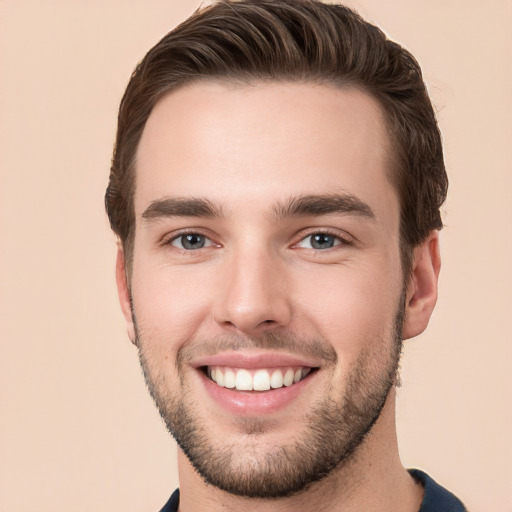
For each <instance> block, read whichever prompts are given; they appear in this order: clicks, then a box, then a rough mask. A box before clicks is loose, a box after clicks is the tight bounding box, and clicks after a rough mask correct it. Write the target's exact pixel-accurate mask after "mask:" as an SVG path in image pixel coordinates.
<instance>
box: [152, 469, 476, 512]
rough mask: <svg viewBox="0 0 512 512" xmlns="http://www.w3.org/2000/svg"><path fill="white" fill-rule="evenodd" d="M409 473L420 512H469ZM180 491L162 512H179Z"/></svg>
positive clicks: (417, 472)
mask: <svg viewBox="0 0 512 512" xmlns="http://www.w3.org/2000/svg"><path fill="white" fill-rule="evenodd" d="M409 473H411V475H412V476H413V478H414V479H415V480H416V481H418V482H420V483H421V484H422V485H423V487H424V488H425V494H424V495H423V501H422V502H421V507H420V509H419V511H418V512H467V511H466V508H465V507H464V505H463V504H462V502H461V501H460V500H459V499H457V498H456V497H455V496H454V495H453V494H452V493H451V492H450V491H447V490H446V489H445V488H444V487H441V486H440V485H439V484H437V483H436V482H435V481H434V480H432V478H430V477H429V476H428V475H427V474H426V473H423V471H420V470H419V469H410V470H409ZM179 502H180V490H179V489H176V490H175V491H174V492H173V494H172V496H171V497H170V499H169V501H168V502H167V503H166V504H165V505H164V508H163V509H162V510H161V511H160V512H178V504H179Z"/></svg>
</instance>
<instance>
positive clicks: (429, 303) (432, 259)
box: [403, 231, 441, 339]
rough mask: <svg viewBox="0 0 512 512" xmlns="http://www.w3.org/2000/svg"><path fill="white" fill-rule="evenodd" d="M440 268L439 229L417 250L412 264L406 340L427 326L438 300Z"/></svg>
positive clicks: (407, 297)
mask: <svg viewBox="0 0 512 512" xmlns="http://www.w3.org/2000/svg"><path fill="white" fill-rule="evenodd" d="M440 269H441V256H440V252H439V232H438V231H432V232H431V233H430V235H429V236H428V238H427V239H426V240H425V241H424V242H423V243H422V244H421V245H419V246H418V247H416V248H415V249H414V255H413V266H412V272H411V276H410V278H409V283H408V287H407V293H406V298H405V321H404V326H403V337H404V339H408V338H413V337H414V336H417V335H418V334H421V333H422V332H423V331H424V330H425V329H426V327H427V325H428V322H429V320H430V316H431V315H432V312H433V310H434V307H435V305H436V301H437V283H438V278H439V271H440Z"/></svg>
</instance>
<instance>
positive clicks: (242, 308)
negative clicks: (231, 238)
mask: <svg viewBox="0 0 512 512" xmlns="http://www.w3.org/2000/svg"><path fill="white" fill-rule="evenodd" d="M247 252H249V251H247ZM224 263H225V271H224V272H223V273H222V274H223V275H222V279H221V280H220V281H221V284H220V285H219V286H220V293H219V294H218V296H217V302H216V304H215V310H214V318H215V321H216V322H217V323H218V324H220V325H221V326H222V327H223V328H224V329H225V328H228V329H231V330H236V331H238V332H240V333H244V334H246V335H247V334H249V335H250V334H257V333H259V332H262V331H265V330H268V329H275V328H276V327H282V326H285V325H287V324H288V323H289V322H290V320H291V318H292V308H291V300H290V299H291V297H290V292H291V290H290V289H289V287H288V286H287V278H286V272H285V267H284V265H285V264H284V262H282V261H280V258H279V257H278V256H277V255H273V254H271V252H270V251H258V252H257V253H254V252H252V253H251V254H247V253H245V254H236V255H233V257H232V258H229V259H228V260H227V261H226V262H224Z"/></svg>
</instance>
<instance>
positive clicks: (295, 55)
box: [105, 0, 448, 280]
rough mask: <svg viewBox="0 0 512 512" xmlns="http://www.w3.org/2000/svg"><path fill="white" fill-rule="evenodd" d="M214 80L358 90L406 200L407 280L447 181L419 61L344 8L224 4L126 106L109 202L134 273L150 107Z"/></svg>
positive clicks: (180, 36)
mask: <svg viewBox="0 0 512 512" xmlns="http://www.w3.org/2000/svg"><path fill="white" fill-rule="evenodd" d="M207 80H226V81H231V82H235V83H251V82H254V81H270V82H272V81H276V82H278V81H292V82H309V83H316V84H330V85H333V86H336V87H349V86H350V87H357V88H360V89H361V90H363V91H365V92H367V93H368V94H370V95H371V96H373V97H374V98H375V99H376V100H377V101H378V103H379V104H380V106H381V108H382V109H383V111H384V112H385V122H386V127H387V131H388V135H389V140H390V142H391V144H390V148H389V155H388V156H389V159H390V165H389V174H390V176H389V177H390V180H391V181H392V183H393V185H394V186H395V187H396V190H397V193H398V196H399V201H400V244H401V245H400V247H401V257H402V266H403V271H404V280H405V279H406V278H407V276H408V275H409V272H410V268H411V258H412V252H413V249H414V248H415V247H416V246H417V245H418V244H419V243H420V242H422V241H423V240H425V239H426V237H427V236H428V235H429V233H430V232H431V231H432V230H438V229H441V227H442V221H441V215H440V207H441V205H442V203H443V202H444V200H445V198H446V191H447V186H448V179H447V176H446V171H445V167H444V161H443V152H442V145H441V136H440V133H439V130H438V127H437V122H436V119H435V114H434V111H433V108H432V104H431V102H430V100H429V97H428V94H427V91H426V87H425V84H424V82H423V79H422V73H421V69H420V67H419V65H418V63H417V62H416V60H415V59H414V57H413V56H412V55H411V54H410V53H409V52H408V51H407V50H405V49H404V48H402V47H401V46H400V45H398V44H397V43H394V42H393V41H390V40H389V39H387V37H386V36H385V35H384V33H383V32H382V31H381V30H379V29H378V28H377V27H376V26H374V25H371V24H370V23H368V22H366V21H364V20H363V19H362V18H361V17H360V16H359V15H358V14H357V13H355V12H354V11H352V10H350V9H349V8H347V7H344V6H341V5H328V4H323V3H320V2H317V1H303V0H280V1H278V2H276V1H273V0H259V1H243V0H242V1H234V2H233V1H222V2H218V3H215V4H213V5H211V6H208V7H206V8H204V9H201V10H199V11H197V12H196V13H195V14H194V15H193V16H191V17H190V18H189V19H188V20H186V21H185V22H184V23H182V24H181V25H179V26H178V27H176V28H175V29H174V30H173V31H171V32H170V33H169V34H167V35H166V36H165V37H164V38H163V39H162V40H161V41H160V42H159V43H158V44H157V45H156V46H155V47H154V48H152V49H151V50H150V51H149V52H148V53H147V55H146V56H145V58H144V59H143V60H142V61H141V62H140V63H139V65H138V66H137V68H136V69H135V71H134V73H133V75H132V77H131V79H130V82H129V84H128V86H127V88H126V92H125V94H124V96H123V99H122V101H121V106H120V109H119V117H118V131H117V137H116V143H115V149H114V155H113V159H112V167H111V172H110V181H109V185H108V188H107V192H106V196H105V203H106V209H107V213H108V217H109V220H110V224H111V226H112V229H113V230H114V232H115V233H116V234H117V236H118V237H119V239H120V240H121V242H122V244H123V247H124V251H125V256H126V262H127V266H128V268H127V270H128V274H129V273H130V264H131V260H132V252H133V243H134V237H135V229H134V226H135V214H134V203H133V198H134V192H135V186H136V185H135V184H136V179H135V175H136V152H137V148H138V145H139V141H140V138H141V136H142V132H143V130H144V127H145V125H146V122H147V120H148V118H149V116H150V114H151V112H152V110H153V107H154V106H155V105H156V104H157V103H158V101H159V100H160V99H162V98H163V97H164V96H165V95H166V94H168V93H169V92H171V91H173V90H176V89H178V88H179V87H182V86H185V85H187V84H192V83H194V82H198V81H207Z"/></svg>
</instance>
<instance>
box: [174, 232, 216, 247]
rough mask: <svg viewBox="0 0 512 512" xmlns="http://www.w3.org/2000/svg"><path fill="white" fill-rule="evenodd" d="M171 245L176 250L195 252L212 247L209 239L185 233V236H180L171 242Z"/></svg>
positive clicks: (197, 234) (196, 234)
mask: <svg viewBox="0 0 512 512" xmlns="http://www.w3.org/2000/svg"><path fill="white" fill-rule="evenodd" d="M171 245H172V246H173V247H177V248H178V249H184V250H186V251H195V250H197V249H202V248H203V247H209V246H210V245H212V242H211V240H210V239H209V238H207V237H205V236H204V235H200V234H199V233H186V234H185V235H180V236H178V237H176V238H175V239H174V240H172V241H171Z"/></svg>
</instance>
